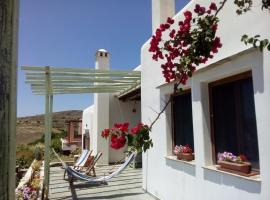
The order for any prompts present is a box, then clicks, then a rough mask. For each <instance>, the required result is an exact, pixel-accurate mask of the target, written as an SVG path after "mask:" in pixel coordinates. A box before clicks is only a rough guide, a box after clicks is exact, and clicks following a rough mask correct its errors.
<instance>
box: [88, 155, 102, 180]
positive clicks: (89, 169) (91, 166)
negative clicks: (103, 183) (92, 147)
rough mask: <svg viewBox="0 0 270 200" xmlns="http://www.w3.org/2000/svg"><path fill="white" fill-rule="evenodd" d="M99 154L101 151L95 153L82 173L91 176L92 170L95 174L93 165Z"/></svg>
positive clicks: (94, 174)
mask: <svg viewBox="0 0 270 200" xmlns="http://www.w3.org/2000/svg"><path fill="white" fill-rule="evenodd" d="M101 156H102V152H99V153H97V155H96V156H95V157H94V158H93V159H92V160H91V162H90V163H89V166H88V167H87V169H86V170H85V172H84V174H86V175H89V176H91V172H93V176H96V171H95V165H96V163H97V161H98V160H99V158H100V157H101Z"/></svg>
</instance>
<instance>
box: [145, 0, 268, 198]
mask: <svg viewBox="0 0 270 200" xmlns="http://www.w3.org/2000/svg"><path fill="white" fill-rule="evenodd" d="M197 3H199V4H201V5H205V6H209V4H210V3H211V1H208V0H192V1H190V2H189V4H188V5H186V7H184V8H183V9H182V10H181V11H180V12H179V13H177V14H176V15H175V13H174V10H175V8H174V7H175V2H174V0H166V1H164V0H152V12H153V14H152V19H153V31H154V30H155V29H156V28H157V27H158V26H159V24H160V23H163V22H165V20H166V19H167V17H168V16H170V17H173V18H174V19H175V20H176V21H179V20H180V19H182V18H183V12H184V11H185V10H190V11H193V9H194V7H195V5H196V4H197ZM260 3H261V1H259V0H255V1H254V3H253V5H254V7H253V8H252V11H251V12H248V13H246V14H243V15H241V16H238V15H237V14H236V13H235V10H236V7H235V5H234V4H233V1H228V2H227V3H226V4H225V6H224V8H223V10H222V11H221V12H220V13H219V15H218V17H219V18H220V23H219V29H218V32H217V35H219V36H220V38H221V42H222V44H223V47H222V48H221V49H220V50H219V53H218V54H216V56H215V57H214V59H212V60H210V61H208V62H207V63H206V64H204V65H201V66H199V68H198V70H197V71H196V73H195V74H194V76H193V77H192V78H191V79H190V80H189V82H188V83H187V85H186V86H185V87H184V90H185V91H186V93H181V94H179V95H178V96H175V97H174V98H173V104H174V105H173V106H168V108H167V110H166V112H165V113H163V114H162V117H161V118H160V119H159V120H158V121H157V123H156V124H155V125H154V126H153V129H152V132H151V137H152V139H153V143H154V147H153V148H152V149H150V150H149V151H148V152H147V153H145V154H144V155H143V187H144V189H145V190H147V191H148V192H149V193H151V194H153V195H154V196H156V197H158V198H159V199H162V200H179V199H181V200H187V199H188V200H198V199H204V200H208V199H209V200H210V199H219V200H228V199H231V200H234V199H235V200H236V199H246V200H254V199H256V200H269V199H270V190H269V188H270V156H269V152H270V145H269V141H270V134H269V130H270V123H269V122H270V111H269V108H268V104H269V102H270V52H269V51H267V50H264V51H263V52H260V51H258V50H255V49H253V48H251V47H250V46H246V45H244V44H243V43H242V42H241V41H240V39H241V36H242V35H243V34H248V35H250V36H254V35H256V34H260V35H261V37H262V38H268V39H269V38H270V26H269V19H270V15H269V12H268V11H265V10H264V11H261V7H260V6H258V5H260ZM149 42H150V40H149V41H147V42H146V43H145V44H144V45H143V47H142V49H141V71H142V82H141V106H142V108H141V109H142V122H144V123H149V119H152V120H153V119H154V118H155V117H156V113H155V112H153V111H152V110H151V109H150V108H149V107H150V106H151V107H152V108H153V109H155V110H161V109H162V107H163V105H164V100H165V99H168V97H169V96H170V95H171V94H172V91H173V85H172V84H164V83H165V81H164V79H163V76H162V74H161V68H160V63H157V62H155V61H153V60H152V55H151V54H150V53H149V52H148V49H149ZM153 74H155V76H153ZM183 105H185V106H183ZM233 106H235V107H233ZM180 113H181V114H180ZM183 118H185V119H186V120H187V121H186V122H185V123H183ZM184 126H188V128H187V129H185V127H184ZM173 130H174V131H173ZM179 143H182V144H185V143H189V144H190V145H192V147H193V148H194V151H195V160H194V161H192V162H184V161H180V160H177V159H176V158H175V156H173V152H172V151H173V145H174V144H179ZM224 150H226V151H235V152H239V153H245V154H246V155H247V156H248V158H249V160H250V161H251V163H252V167H253V169H255V170H256V171H257V172H259V175H256V176H250V177H245V176H242V175H236V174H233V173H227V172H223V171H220V170H218V169H217V168H216V167H215V165H216V157H217V153H218V152H220V151H224Z"/></svg>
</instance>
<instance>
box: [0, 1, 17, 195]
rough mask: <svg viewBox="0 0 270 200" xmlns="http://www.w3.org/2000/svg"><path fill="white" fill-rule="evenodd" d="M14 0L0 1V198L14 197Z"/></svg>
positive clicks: (15, 60)
mask: <svg viewBox="0 0 270 200" xmlns="http://www.w3.org/2000/svg"><path fill="white" fill-rule="evenodd" d="M18 6H19V2H18V0H1V1H0V199H1V200H14V199H15V163H16V162H15V160H16V155H15V149H16V140H15V138H16V105H17V97H16V95H17V41H18V40H17V33H18V31H17V30H18Z"/></svg>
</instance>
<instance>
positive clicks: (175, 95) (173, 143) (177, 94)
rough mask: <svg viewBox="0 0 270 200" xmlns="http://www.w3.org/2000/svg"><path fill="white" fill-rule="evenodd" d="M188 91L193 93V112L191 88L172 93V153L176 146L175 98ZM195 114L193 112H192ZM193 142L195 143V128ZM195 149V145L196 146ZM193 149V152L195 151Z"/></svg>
mask: <svg viewBox="0 0 270 200" xmlns="http://www.w3.org/2000/svg"><path fill="white" fill-rule="evenodd" d="M187 93H190V95H191V112H192V93H191V88H188V89H185V90H182V91H180V92H177V93H175V94H171V100H172V101H171V131H172V154H174V153H173V150H174V147H175V128H174V121H175V119H174V98H175V97H177V96H180V95H184V94H187ZM192 114H193V113H192ZM192 126H193V116H192ZM193 128H194V127H193ZM193 143H194V129H193ZM194 149H195V147H194ZM194 149H193V152H195V151H194Z"/></svg>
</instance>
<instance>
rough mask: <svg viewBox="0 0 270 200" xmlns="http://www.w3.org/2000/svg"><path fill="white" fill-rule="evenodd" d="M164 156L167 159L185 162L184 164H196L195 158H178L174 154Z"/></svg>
mask: <svg viewBox="0 0 270 200" xmlns="http://www.w3.org/2000/svg"><path fill="white" fill-rule="evenodd" d="M165 158H166V159H168V160H173V161H176V162H180V163H185V164H189V165H192V166H195V165H196V163H195V160H192V161H184V160H178V159H177V158H176V156H165Z"/></svg>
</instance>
